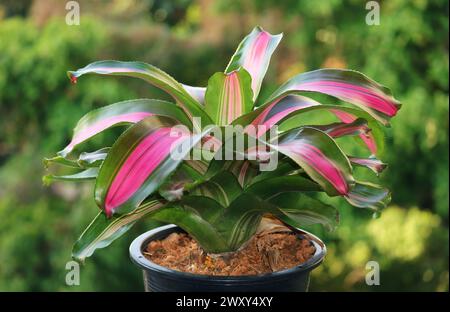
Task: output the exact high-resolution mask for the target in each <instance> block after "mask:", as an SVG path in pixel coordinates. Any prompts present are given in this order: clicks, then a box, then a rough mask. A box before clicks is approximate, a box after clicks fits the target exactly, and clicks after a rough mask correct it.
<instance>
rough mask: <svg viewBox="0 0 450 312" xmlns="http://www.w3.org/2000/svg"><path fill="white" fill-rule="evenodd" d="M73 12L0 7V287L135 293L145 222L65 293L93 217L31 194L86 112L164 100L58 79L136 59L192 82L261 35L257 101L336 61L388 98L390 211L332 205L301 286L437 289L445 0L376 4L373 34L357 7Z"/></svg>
mask: <svg viewBox="0 0 450 312" xmlns="http://www.w3.org/2000/svg"><path fill="white" fill-rule="evenodd" d="M78 2H79V3H80V7H81V24H80V25H79V26H68V25H66V23H65V15H66V13H67V11H66V10H65V4H66V1H60V0H39V1H32V0H1V1H0V290H2V291H61V290H63V291H74V290H75V291H85V290H87V291H92V290H95V291H109V290H111V291H118V290H125V291H129V290H142V289H143V287H142V280H141V273H140V272H139V271H138V270H137V269H136V268H135V267H134V266H133V265H132V264H131V263H130V261H129V259H128V245H129V243H130V242H131V241H132V240H133V238H134V237H136V236H137V235H138V234H140V233H142V232H143V231H145V230H146V229H148V228H149V227H151V226H152V224H151V223H145V222H143V223H141V224H139V225H138V226H136V227H135V228H134V229H133V230H132V231H130V232H129V233H128V234H127V235H125V236H124V237H122V238H120V239H119V240H118V241H116V242H115V243H113V245H111V246H110V247H109V248H107V249H102V250H98V251H97V253H96V254H95V255H94V256H93V257H92V258H90V259H88V260H87V263H86V265H85V266H83V267H82V268H81V284H80V285H79V286H67V285H66V284H65V274H66V273H67V271H66V270H65V265H66V262H67V261H69V260H70V252H71V245H72V244H73V242H74V241H75V240H76V238H77V237H78V235H79V234H80V233H81V232H82V230H83V229H84V227H85V226H86V225H87V224H88V223H89V220H90V219H91V218H93V216H94V215H95V214H96V213H97V208H96V206H95V203H94V201H93V199H92V186H93V185H92V184H90V183H85V184H77V185H74V184H69V183H56V184H54V185H52V186H51V187H49V188H46V187H44V186H42V183H41V176H42V175H43V174H44V173H45V171H44V169H43V166H42V159H43V158H44V157H46V156H51V155H53V154H54V153H55V152H56V151H58V150H60V149H61V147H63V146H64V145H65V144H66V143H67V142H68V140H69V138H70V135H71V131H72V128H73V127H74V125H75V124H76V122H77V120H78V119H79V118H80V117H81V116H82V115H83V114H84V113H86V112H88V111H89V110H91V109H92V108H94V107H99V106H102V105H105V104H110V103H114V102H117V101H120V100H125V99H131V98H136V97H156V96H158V97H161V96H162V97H164V95H162V94H161V93H160V92H158V91H157V90H155V89H154V88H152V87H149V85H147V84H146V83H145V82H142V81H137V80H133V79H124V78H105V77H94V76H88V77H86V78H83V79H82V80H81V81H80V82H79V83H78V84H77V85H76V86H73V85H71V84H70V83H69V81H68V79H67V77H66V73H65V72H66V70H69V69H72V70H73V69H76V68H79V67H82V66H84V65H86V64H87V63H89V62H92V61H94V60H100V59H119V60H140V61H145V62H148V63H151V64H154V65H156V66H158V67H160V68H162V69H163V70H165V71H167V72H168V73H170V74H171V75H173V76H174V77H175V78H176V79H177V80H178V81H180V82H183V83H187V84H191V85H200V86H204V85H206V82H207V79H208V77H209V76H210V75H212V74H213V73H214V72H217V71H222V70H223V69H224V68H225V66H226V64H227V62H228V60H229V57H230V56H231V55H232V53H233V51H234V49H235V47H236V46H237V44H238V42H239V41H240V40H241V38H242V37H243V36H244V35H245V34H247V33H248V32H249V31H250V30H251V28H252V27H253V26H254V25H261V26H263V27H264V28H265V29H266V30H268V31H270V32H272V33H277V32H284V34H285V36H284V39H283V41H282V42H281V44H280V46H279V48H278V50H277V52H276V53H275V55H274V57H273V59H272V63H271V67H270V70H269V72H268V75H267V77H266V80H265V82H264V88H265V89H266V92H269V91H271V90H273V89H274V88H275V87H276V86H277V85H279V84H280V83H282V82H283V81H285V80H286V79H287V78H289V77H291V76H293V75H294V74H295V73H297V72H301V71H307V70H312V69H316V68H319V67H345V68H351V69H356V70H359V71H362V72H364V73H366V74H367V75H369V76H370V77H372V78H373V79H375V80H377V81H378V82H380V83H382V84H385V85H387V86H389V87H390V88H391V89H392V90H393V92H394V95H395V96H396V97H397V98H398V99H399V100H401V101H402V103H403V107H402V109H401V110H400V112H399V114H398V116H397V117H396V118H394V119H393V121H392V125H393V127H392V128H391V129H389V130H388V131H387V138H386V151H385V155H383V157H382V159H383V160H385V161H387V162H388V163H389V165H390V167H389V168H388V169H387V171H386V172H385V173H383V175H382V176H381V178H382V180H383V182H384V183H385V184H387V185H388V186H389V187H390V188H391V189H392V191H393V201H392V204H391V206H390V207H388V208H387V209H386V210H385V211H384V212H383V214H382V216H381V218H379V219H372V218H371V215H370V213H369V212H367V211H364V210H358V209H355V208H351V207H349V206H348V205H346V204H345V203H344V202H339V205H340V206H341V207H340V211H341V225H340V227H339V228H338V229H337V230H336V231H335V232H333V233H326V232H323V231H322V230H321V229H316V230H315V233H316V234H318V235H319V236H321V237H322V238H323V240H324V241H325V242H326V244H327V246H328V250H329V254H328V256H327V258H326V260H325V262H324V264H323V265H322V266H320V267H319V268H318V269H317V270H316V271H314V273H313V277H312V282H311V287H310V288H311V290H313V291H332V290H337V291H355V290H356V291H361V290H364V291H392V290H397V291H448V287H449V286H448V285H449V274H448V260H449V236H448V235H449V231H448V220H449V219H448V211H449V185H448V179H449V151H448V148H449V142H448V125H449V97H448V78H449V77H448V75H449V72H448V68H449V56H448V12H449V4H448V1H447V0H389V1H379V3H380V7H381V20H380V22H381V24H380V25H379V26H368V25H367V24H366V23H365V17H366V14H367V13H368V11H367V10H366V8H365V5H366V1H360V0H359V1H358V0H330V1H309V0H283V1H279V0H250V1H245V2H244V1H237V0H232V1H229V0H218V1H209V0H198V1H193V0H173V1H163V0H147V1H133V0H116V1H78ZM243 3H245V4H243ZM263 95H264V94H263ZM110 139H111V135H110V134H109V135H104V136H100V137H99V138H97V143H98V142H100V141H102V142H103V141H108V140H110ZM94 143H95V142H94ZM370 260H374V261H378V262H379V264H380V269H381V285H380V286H367V285H366V283H365V273H366V269H365V264H366V263H367V262H368V261H370Z"/></svg>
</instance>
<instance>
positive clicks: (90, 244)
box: [72, 200, 163, 262]
mask: <svg viewBox="0 0 450 312" xmlns="http://www.w3.org/2000/svg"><path fill="white" fill-rule="evenodd" d="M162 206H163V203H162V202H160V201H157V200H148V201H146V202H145V203H143V204H142V205H141V206H140V207H139V208H137V209H136V210H134V211H133V212H131V213H129V214H125V215H122V216H119V217H113V218H108V217H107V216H106V215H105V213H104V212H103V211H102V212H100V213H99V214H98V215H97V216H96V217H95V219H94V220H93V221H92V222H91V223H90V224H89V225H88V227H87V228H86V229H85V230H84V232H83V234H81V236H80V238H79V239H78V240H77V242H76V243H75V245H74V246H73V249H72V257H73V258H74V259H75V260H77V261H79V262H84V260H85V259H86V258H87V257H90V256H91V255H92V254H93V253H94V251H95V250H96V249H98V248H105V247H107V246H109V245H110V244H111V243H112V242H113V241H114V240H116V239H117V238H119V237H120V236H122V235H123V234H124V233H125V232H127V231H128V230H129V229H130V228H131V227H132V226H133V225H134V224H135V223H136V222H137V221H138V220H140V219H142V218H143V217H145V216H147V215H148V214H149V213H151V212H153V211H155V210H157V209H159V208H161V207H162Z"/></svg>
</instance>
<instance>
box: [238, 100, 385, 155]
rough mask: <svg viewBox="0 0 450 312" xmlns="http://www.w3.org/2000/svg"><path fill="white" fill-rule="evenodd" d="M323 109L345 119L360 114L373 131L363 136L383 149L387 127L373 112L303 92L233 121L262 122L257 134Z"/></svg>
mask: <svg viewBox="0 0 450 312" xmlns="http://www.w3.org/2000/svg"><path fill="white" fill-rule="evenodd" d="M320 110H325V111H329V112H331V113H332V114H334V115H335V116H337V117H338V118H339V120H341V121H342V122H344V123H353V122H355V121H356V120H357V119H358V118H361V119H364V120H366V121H367V123H368V129H370V131H369V132H367V131H366V132H364V133H361V134H359V137H360V138H361V139H363V141H364V142H365V144H366V145H367V146H368V148H369V150H370V151H371V153H372V154H374V155H375V154H377V153H380V152H382V150H383V146H384V142H383V131H382V130H381V127H380V125H379V123H378V122H377V121H376V120H375V119H374V118H373V117H372V116H371V115H370V114H368V113H366V112H365V111H363V110H361V109H358V108H351V107H345V106H341V105H328V104H325V105H322V104H320V103H319V102H316V101H314V100H312V99H310V98H307V97H304V96H299V95H288V96H286V97H283V98H280V99H277V100H275V101H273V102H272V103H269V104H266V105H263V106H261V107H259V108H258V109H256V110H254V111H253V112H251V113H249V114H246V115H244V116H242V117H241V118H238V119H237V120H235V121H234V122H233V124H238V125H242V126H246V125H249V124H250V125H253V126H255V127H256V126H260V127H259V128H258V131H257V136H258V137H261V136H262V135H263V134H264V133H266V132H267V131H268V130H269V129H270V128H272V127H273V126H274V125H279V129H280V130H281V131H285V130H289V129H292V128H297V127H299V126H301V125H305V124H306V123H307V119H305V118H304V116H302V114H304V113H308V112H312V111H320ZM344 117H345V118H344Z"/></svg>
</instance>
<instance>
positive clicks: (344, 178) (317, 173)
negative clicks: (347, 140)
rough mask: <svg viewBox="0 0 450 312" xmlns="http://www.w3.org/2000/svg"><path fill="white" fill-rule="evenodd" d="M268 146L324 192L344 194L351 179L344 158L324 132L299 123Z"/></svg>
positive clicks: (350, 185) (346, 160)
mask: <svg viewBox="0 0 450 312" xmlns="http://www.w3.org/2000/svg"><path fill="white" fill-rule="evenodd" d="M278 140H279V143H278V144H277V145H276V146H275V145H272V148H274V149H275V150H278V151H279V152H281V153H282V154H284V155H286V156H288V157H290V158H291V159H292V160H294V161H295V162H296V163H297V164H298V165H299V166H300V167H302V168H303V169H304V170H305V172H306V173H307V174H308V175H309V176H310V177H311V179H313V180H314V181H315V182H317V183H318V184H319V185H320V186H322V187H323V188H324V190H325V191H326V192H327V194H328V195H345V194H347V193H348V192H349V191H350V189H351V187H352V185H353V183H354V180H353V176H352V168H351V165H350V162H349V160H348V158H347V157H346V156H345V154H344V153H343V152H342V150H341V149H340V148H339V147H338V145H337V144H336V143H335V142H334V140H333V139H332V138H331V137H330V136H328V135H327V134H325V133H324V132H322V131H320V130H317V129H314V128H310V127H302V128H300V129H293V130H290V131H287V132H286V133H284V134H282V135H281V136H280V137H279V139H278Z"/></svg>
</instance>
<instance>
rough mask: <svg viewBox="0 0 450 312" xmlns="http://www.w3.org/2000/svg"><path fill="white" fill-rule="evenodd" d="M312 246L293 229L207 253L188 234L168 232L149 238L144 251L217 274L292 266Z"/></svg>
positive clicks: (175, 265)
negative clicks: (225, 250) (233, 249)
mask: <svg viewBox="0 0 450 312" xmlns="http://www.w3.org/2000/svg"><path fill="white" fill-rule="evenodd" d="M314 252H315V247H314V245H312V243H311V242H310V241H309V240H307V239H301V238H299V237H297V236H296V235H295V234H294V233H266V234H262V235H256V236H254V237H253V238H252V239H251V240H250V241H249V242H248V243H247V244H246V245H245V246H244V247H243V248H242V249H241V250H239V251H237V252H235V253H230V254H228V255H225V256H217V255H208V254H206V253H205V252H204V251H203V250H202V248H201V247H200V246H199V245H198V244H197V242H196V241H195V240H193V239H192V238H191V237H190V236H189V235H187V234H184V233H172V234H170V235H169V236H168V237H167V238H165V239H163V240H158V241H152V242H150V243H149V244H148V246H147V250H146V251H144V255H145V256H146V258H148V259H149V260H151V261H153V262H154V263H156V264H159V265H161V266H165V267H168V268H170V269H173V270H177V271H183V272H189V273H195V274H205V275H221V276H237V275H256V274H264V273H271V272H275V271H280V270H284V269H288V268H292V267H295V266H297V265H299V264H301V263H303V262H305V261H306V260H308V259H309V258H311V257H312V255H313V254H314Z"/></svg>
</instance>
